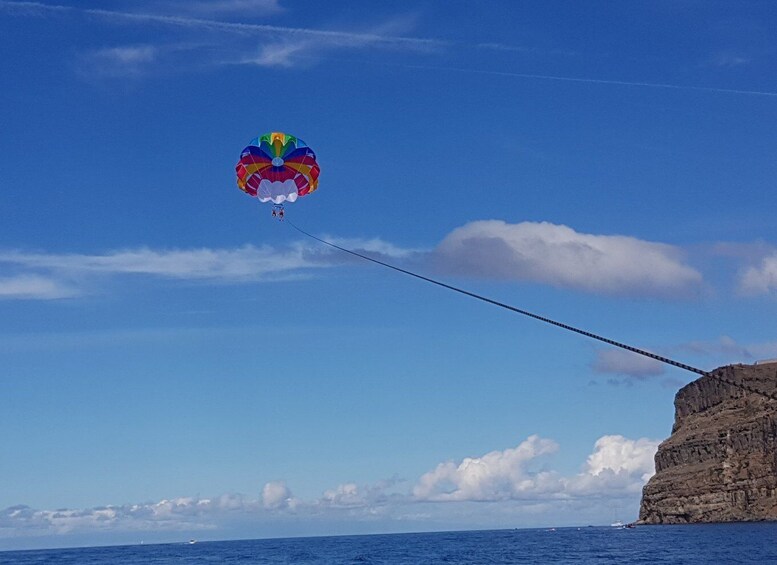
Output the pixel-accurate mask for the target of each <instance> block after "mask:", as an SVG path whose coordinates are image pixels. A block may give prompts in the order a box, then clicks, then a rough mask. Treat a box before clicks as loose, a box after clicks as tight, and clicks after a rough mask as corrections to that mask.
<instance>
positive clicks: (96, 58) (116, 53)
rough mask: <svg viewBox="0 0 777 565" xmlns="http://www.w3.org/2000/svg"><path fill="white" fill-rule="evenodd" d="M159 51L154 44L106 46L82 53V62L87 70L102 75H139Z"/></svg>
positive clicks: (152, 61) (153, 60) (155, 58)
mask: <svg viewBox="0 0 777 565" xmlns="http://www.w3.org/2000/svg"><path fill="white" fill-rule="evenodd" d="M159 53H160V47H158V46H155V45H126V46H121V47H106V48H103V49H97V50H95V51H92V52H89V53H86V54H84V56H83V63H85V66H86V67H87V68H88V69H89V72H97V73H99V74H100V75H102V76H114V77H127V76H139V75H141V74H142V73H143V71H144V70H145V69H146V68H147V67H148V66H149V65H151V64H153V63H154V62H155V61H156V60H157V58H158V55H159Z"/></svg>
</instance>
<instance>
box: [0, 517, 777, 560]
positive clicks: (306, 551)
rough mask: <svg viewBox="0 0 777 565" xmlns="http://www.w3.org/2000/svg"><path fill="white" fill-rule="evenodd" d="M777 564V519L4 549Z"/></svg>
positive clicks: (155, 555)
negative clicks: (763, 521)
mask: <svg viewBox="0 0 777 565" xmlns="http://www.w3.org/2000/svg"><path fill="white" fill-rule="evenodd" d="M48 563H52V564H60V563H62V564H78V565H82V564H83V565H102V564H111V565H114V564H121V565H140V564H154V565H172V564H176V565H178V564H191V565H195V564H214V563H230V564H242V563H245V564H248V563H251V564H253V563H257V564H261V563H269V564H287V563H288V564H325V563H327V564H328V563H334V564H397V565H405V564H407V565H411V564H412V565H416V564H434V563H444V564H476V563H651V564H660V563H672V564H682V563H704V564H729V563H764V564H766V563H777V523H755V524H705V525H690V526H640V527H637V528H634V529H621V528H613V527H590V526H589V527H583V528H558V529H526V530H492V531H469V532H441V533H419V534H386V535H362V536H337V537H315V538H288V539H263V540H241V541H211V542H198V543H194V544H189V543H171V544H156V545H128V546H114V547H91V548H77V549H45V550H29V551H6V552H0V564H14V565H17V564H18V565H22V564H23V565H30V564H36V565H39V564H48Z"/></svg>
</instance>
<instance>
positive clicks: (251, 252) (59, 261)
mask: <svg viewBox="0 0 777 565" xmlns="http://www.w3.org/2000/svg"><path fill="white" fill-rule="evenodd" d="M348 243H349V245H351V246H352V247H354V248H356V249H360V250H363V251H366V252H369V253H371V254H373V255H374V256H376V257H383V258H385V259H389V258H395V259H402V258H405V257H407V256H408V254H410V253H412V252H411V251H407V250H403V249H399V248H397V247H395V246H393V245H391V244H389V243H386V242H384V241H382V240H380V239H370V240H355V239H353V240H348ZM351 261H352V259H351V258H350V257H348V256H345V255H344V254H340V253H335V252H332V250H330V249H327V248H324V247H321V246H316V245H307V244H305V243H298V244H294V245H290V246H286V247H283V248H274V247H271V246H267V245H265V246H260V247H256V246H253V245H245V246H243V247H239V248H233V249H223V248H221V249H219V248H215V249H214V248H200V249H163V250H158V249H150V248H146V247H143V248H137V249H125V250H118V251H111V252H107V253H104V254H95V255H87V254H80V253H71V254H52V253H25V252H22V251H4V252H0V274H1V273H4V272H6V273H7V274H6V275H5V276H0V299H2V298H6V299H11V298H16V299H52V298H66V297H71V296H77V295H78V294H81V293H82V290H83V288H84V286H85V285H86V284H87V283H88V282H89V281H93V280H95V279H99V278H100V277H118V276H138V277H140V276H145V277H156V278H164V279H177V280H190V281H205V282H212V283H222V284H226V283H246V282H258V281H277V280H282V279H288V278H297V277H299V276H304V274H305V273H306V272H309V271H310V270H312V269H322V268H327V267H332V266H336V265H342V264H346V263H350V262H351Z"/></svg>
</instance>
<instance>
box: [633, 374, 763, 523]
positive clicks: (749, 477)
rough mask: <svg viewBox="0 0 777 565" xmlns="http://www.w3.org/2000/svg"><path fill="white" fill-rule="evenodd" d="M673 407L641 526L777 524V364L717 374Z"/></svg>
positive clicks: (682, 393) (692, 386)
mask: <svg viewBox="0 0 777 565" xmlns="http://www.w3.org/2000/svg"><path fill="white" fill-rule="evenodd" d="M729 383H737V384H739V385H740V386H735V385H733V384H729ZM754 391H762V392H764V393H766V395H764V394H758V393H756V392H754ZM674 406H675V419H674V426H673V427H672V435H671V436H670V437H669V439H667V440H666V441H664V442H663V443H662V444H661V445H660V446H659V448H658V452H657V453H656V457H655V461H656V474H655V475H653V477H652V478H651V479H650V480H649V481H648V483H647V484H646V485H645V487H644V489H643V491H642V503H641V504H640V510H639V523H642V524H687V523H703V522H745V521H762V520H777V362H770V363H764V364H756V365H729V366H726V367H720V368H718V369H715V370H714V371H712V372H711V374H708V375H705V376H703V377H701V378H699V379H697V380H696V381H693V382H692V383H689V384H688V385H686V386H684V387H683V388H681V389H680V390H679V391H678V392H677V395H676V396H675V401H674Z"/></svg>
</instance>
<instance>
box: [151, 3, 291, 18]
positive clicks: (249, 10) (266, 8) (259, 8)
mask: <svg viewBox="0 0 777 565" xmlns="http://www.w3.org/2000/svg"><path fill="white" fill-rule="evenodd" d="M166 4H170V7H171V8H174V9H175V10H176V11H178V12H180V11H182V10H183V11H187V12H192V13H204V14H233V13H234V14H239V15H241V16H257V15H267V14H277V13H279V12H282V11H283V8H282V7H281V5H280V3H279V2H278V0H189V1H188V2H174V3H170V2H165V5H166Z"/></svg>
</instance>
